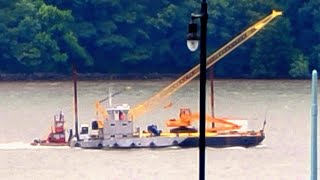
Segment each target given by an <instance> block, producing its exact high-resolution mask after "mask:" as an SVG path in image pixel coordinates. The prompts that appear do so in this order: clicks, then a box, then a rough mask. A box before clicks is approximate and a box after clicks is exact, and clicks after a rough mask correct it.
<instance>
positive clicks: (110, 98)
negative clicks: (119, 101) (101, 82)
mask: <svg viewBox="0 0 320 180" xmlns="http://www.w3.org/2000/svg"><path fill="white" fill-rule="evenodd" d="M109 106H110V107H112V93H111V88H110V87H109Z"/></svg>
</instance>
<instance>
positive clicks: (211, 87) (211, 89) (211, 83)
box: [210, 66, 214, 128]
mask: <svg viewBox="0 0 320 180" xmlns="http://www.w3.org/2000/svg"><path fill="white" fill-rule="evenodd" d="M213 73H214V72H213V66H212V67H211V69H210V92H211V93H210V98H211V117H213V118H214V82H213V76H214V75H213ZM211 127H212V128H214V122H212V123H211Z"/></svg>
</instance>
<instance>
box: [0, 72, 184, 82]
mask: <svg viewBox="0 0 320 180" xmlns="http://www.w3.org/2000/svg"><path fill="white" fill-rule="evenodd" d="M179 76H181V74H159V73H150V74H139V73H134V74H133V73H130V74H102V73H89V74H82V73H78V76H77V78H78V79H79V80H143V79H176V78H178V77H179ZM71 79H72V76H71V75H67V74H57V73H32V74H22V73H21V74H0V81H67V80H71Z"/></svg>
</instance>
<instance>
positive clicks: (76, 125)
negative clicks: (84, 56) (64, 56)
mask: <svg viewBox="0 0 320 180" xmlns="http://www.w3.org/2000/svg"><path fill="white" fill-rule="evenodd" d="M72 80H73V100H74V101H73V103H74V104H73V106H74V126H75V127H74V128H75V135H76V138H77V141H79V132H78V99H77V97H78V95H77V71H76V66H75V64H72Z"/></svg>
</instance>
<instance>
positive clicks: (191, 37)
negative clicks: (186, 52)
mask: <svg viewBox="0 0 320 180" xmlns="http://www.w3.org/2000/svg"><path fill="white" fill-rule="evenodd" d="M196 19H200V26H201V27H200V95H199V97H200V103H199V104H200V123H199V124H200V125H199V126H200V127H199V131H200V135H199V179H200V180H204V179H205V147H206V64H207V62H206V59H207V55H206V51H207V47H206V46H207V22H208V11H207V2H206V0H202V2H201V12H200V13H199V14H194V13H192V14H191V23H190V24H189V32H188V35H187V46H188V48H189V49H190V51H195V50H196V49H197V47H198V42H199V41H198V40H199V39H197V35H196V33H197V25H196V24H195V23H194V21H195V20H196Z"/></svg>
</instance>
